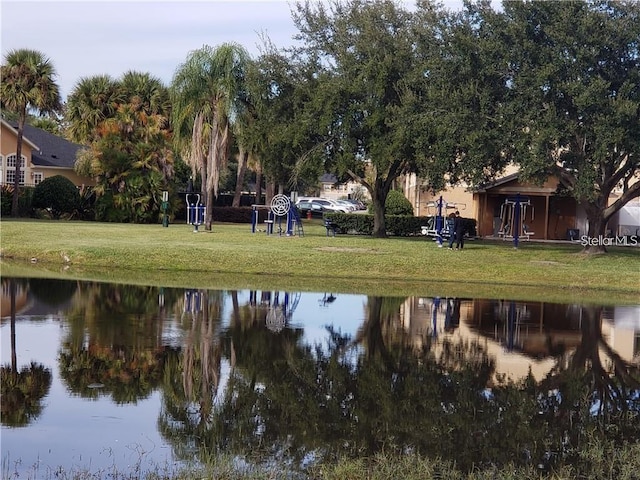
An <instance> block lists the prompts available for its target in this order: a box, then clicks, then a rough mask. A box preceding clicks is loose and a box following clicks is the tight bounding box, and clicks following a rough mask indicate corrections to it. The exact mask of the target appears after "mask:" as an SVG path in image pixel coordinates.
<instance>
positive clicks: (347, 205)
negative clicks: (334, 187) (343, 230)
mask: <svg viewBox="0 0 640 480" xmlns="http://www.w3.org/2000/svg"><path fill="white" fill-rule="evenodd" d="M336 203H337V204H338V205H342V206H343V207H345V208H346V209H347V211H348V212H355V211H356V210H357V208H356V206H355V205H354V204H353V203H351V202H349V201H347V200H336Z"/></svg>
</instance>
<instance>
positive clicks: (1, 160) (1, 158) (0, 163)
mask: <svg viewBox="0 0 640 480" xmlns="http://www.w3.org/2000/svg"><path fill="white" fill-rule="evenodd" d="M3 162H4V157H3V156H2V155H0V167H1V166H2V163H3Z"/></svg>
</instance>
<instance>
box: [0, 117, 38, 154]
mask: <svg viewBox="0 0 640 480" xmlns="http://www.w3.org/2000/svg"><path fill="white" fill-rule="evenodd" d="M0 122H2V125H3V126H5V127H7V128H8V129H9V130H11V131H12V132H13V133H14V134H15V136H16V138H17V137H18V130H16V129H15V128H14V127H13V126H12V125H11V124H10V123H9V122H7V121H6V120H5V119H4V118H2V119H0ZM22 141H23V142H24V143H26V144H27V145H29V146H30V147H31V149H32V150H37V151H38V152H39V151H40V147H38V146H37V145H36V144H35V143H33V142H32V141H31V140H29V139H28V138H27V137H25V136H23V137H22Z"/></svg>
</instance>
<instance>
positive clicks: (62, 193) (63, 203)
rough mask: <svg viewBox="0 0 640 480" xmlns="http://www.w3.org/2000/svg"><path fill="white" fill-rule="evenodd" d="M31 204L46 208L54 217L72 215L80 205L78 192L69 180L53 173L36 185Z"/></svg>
mask: <svg viewBox="0 0 640 480" xmlns="http://www.w3.org/2000/svg"><path fill="white" fill-rule="evenodd" d="M32 206H33V208H43V209H45V210H47V211H48V212H49V214H50V215H51V217H52V218H56V219H57V218H60V217H61V216H62V215H72V214H74V213H75V212H76V210H77V209H78V207H79V206H80V193H79V192H78V188H77V187H76V186H75V185H74V184H73V182H72V181H71V180H69V179H68V178H66V177H63V176H62V175H55V176H53V177H49V178H46V179H44V180H43V181H42V182H40V183H39V184H38V185H36V188H35V190H34V192H33V203H32Z"/></svg>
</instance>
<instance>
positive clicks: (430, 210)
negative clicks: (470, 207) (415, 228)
mask: <svg viewBox="0 0 640 480" xmlns="http://www.w3.org/2000/svg"><path fill="white" fill-rule="evenodd" d="M466 208H467V205H466V204H465V203H457V202H445V201H444V199H443V198H442V196H440V198H439V199H438V200H435V201H431V202H427V217H428V219H427V224H426V225H422V226H421V227H420V231H421V233H422V235H426V236H428V237H435V239H436V241H437V242H438V246H439V247H442V239H443V238H448V237H449V236H450V235H451V229H452V228H453V224H452V222H449V221H447V219H446V218H445V217H448V215H447V213H446V212H447V210H464V209H466Z"/></svg>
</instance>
